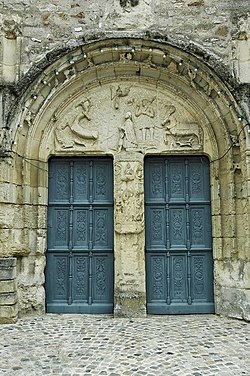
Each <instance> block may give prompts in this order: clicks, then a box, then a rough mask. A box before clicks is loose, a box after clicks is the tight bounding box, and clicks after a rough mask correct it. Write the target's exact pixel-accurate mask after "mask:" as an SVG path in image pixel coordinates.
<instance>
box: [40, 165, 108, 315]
mask: <svg viewBox="0 0 250 376" xmlns="http://www.w3.org/2000/svg"><path fill="white" fill-rule="evenodd" d="M49 167H50V173H49V208H48V250H47V266H46V303H47V311H48V312H57V313H60V312H62V313H64V312H65V313H67V312H69V313H111V312H112V311H113V290H114V289H113V175H112V171H113V169H112V160H111V159H108V158H99V159H97V158H92V159H91V158H84V159H80V158H72V159H66V158H64V159H60V158H54V159H52V160H51V161H50V166H49Z"/></svg>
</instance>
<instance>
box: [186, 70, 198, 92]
mask: <svg viewBox="0 0 250 376" xmlns="http://www.w3.org/2000/svg"><path fill="white" fill-rule="evenodd" d="M196 76H197V73H196V72H195V71H194V70H192V69H190V68H189V69H188V77H189V79H190V84H191V86H192V87H193V88H194V89H196V86H195V83H194V80H195V78H196Z"/></svg>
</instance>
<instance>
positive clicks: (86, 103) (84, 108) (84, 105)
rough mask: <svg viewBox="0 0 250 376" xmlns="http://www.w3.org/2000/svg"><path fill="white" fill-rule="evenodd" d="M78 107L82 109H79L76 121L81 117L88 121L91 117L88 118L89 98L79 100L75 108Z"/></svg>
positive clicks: (79, 120)
mask: <svg viewBox="0 0 250 376" xmlns="http://www.w3.org/2000/svg"><path fill="white" fill-rule="evenodd" d="M79 107H81V109H82V110H81V113H80V115H79V116H78V118H77V120H78V122H79V123H80V122H81V120H83V119H87V120H89V121H90V120H91V118H90V116H89V111H90V109H91V107H92V105H91V102H90V100H89V99H86V100H85V101H84V102H80V103H79V104H78V105H77V106H76V108H79Z"/></svg>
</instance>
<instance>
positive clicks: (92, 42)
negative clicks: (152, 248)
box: [0, 0, 250, 320]
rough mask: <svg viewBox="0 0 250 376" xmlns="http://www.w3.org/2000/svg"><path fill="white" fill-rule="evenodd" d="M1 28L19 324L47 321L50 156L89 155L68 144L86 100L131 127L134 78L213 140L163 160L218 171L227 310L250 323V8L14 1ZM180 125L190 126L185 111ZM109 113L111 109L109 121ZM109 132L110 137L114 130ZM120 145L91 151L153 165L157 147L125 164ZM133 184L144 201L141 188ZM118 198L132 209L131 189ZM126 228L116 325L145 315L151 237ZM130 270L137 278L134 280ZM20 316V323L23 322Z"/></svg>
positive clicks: (2, 223)
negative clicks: (123, 317)
mask: <svg viewBox="0 0 250 376" xmlns="http://www.w3.org/2000/svg"><path fill="white" fill-rule="evenodd" d="M0 19H1V21H2V28H1V39H0V43H1V47H2V48H1V49H0V50H1V57H0V60H1V65H0V77H1V82H0V98H1V102H0V116H1V129H0V131H1V134H0V139H1V146H0V157H1V160H0V163H1V168H0V182H1V185H0V197H1V206H0V230H1V237H0V256H1V257H4V258H6V259H8V260H12V257H17V266H18V273H17V283H18V289H17V296H18V305H19V308H18V310H19V313H20V314H26V313H32V312H38V313H42V312H44V309H45V305H44V288H43V284H44V272H43V271H44V266H45V252H46V246H47V245H46V232H47V167H48V165H47V162H48V158H49V157H50V156H51V155H61V156H65V155H81V153H82V151H83V150H84V147H82V146H79V145H80V144H79V143H78V142H76V140H75V141H74V140H73V141H74V142H73V141H72V139H71V138H70V139H67V138H66V140H62V139H60V135H59V133H60V131H61V130H60V120H61V119H62V118H65V119H66V117H67V116H68V117H70V116H72V111H73V112H74V111H75V109H74V107H73V105H72V103H75V104H77V103H76V102H77V100H78V99H79V98H80V97H79V96H82V95H84V96H86V100H87V99H88V98H89V96H91V95H92V97H94V98H95V100H96V103H95V106H96V108H95V109H96V113H98V104H100V103H102V104H103V103H105V100H106V99H105V98H107V97H108V98H109V102H108V103H107V107H108V108H110V106H112V111H113V114H116V115H117V112H119V111H117V110H118V109H116V108H115V107H116V106H118V107H119V105H120V104H119V101H121V106H123V105H124V104H123V102H122V101H123V98H125V99H127V96H128V94H126V93H125V92H124V93H123V94H124V95H123V94H121V95H120V96H119V90H118V87H119V85H120V86H121V89H122V90H124V91H126V88H127V85H125V81H129V80H130V81H131V85H132V84H134V82H137V85H139V86H140V85H141V91H142V93H144V96H145V98H146V99H149V97H150V95H149V91H150V90H152V91H153V92H154V91H155V92H156V93H157V95H159V96H161V95H163V97H164V95H166V96H167V101H169V102H171V103H175V102H177V104H178V106H180V107H181V106H183V107H185V106H186V110H187V114H189V115H187V117H188V116H189V123H190V122H191V120H192V121H193V123H195V124H198V128H197V125H193V128H192V133H195V134H196V135H200V134H202V137H201V138H200V139H199V142H201V143H202V145H201V147H200V144H199V143H196V144H195V143H194V144H193V145H191V147H190V146H187V145H186V146H184V147H183V146H180V141H179V144H178V142H176V139H175V140H174V141H172V143H170V144H171V145H175V146H173V147H172V146H171V148H168V146H167V145H166V144H165V143H164V141H161V142H160V143H159V145H157V148H156V149H155V151H154V152H155V153H157V154H166V153H174V154H178V153H179V154H190V153H191V154H194V155H195V154H197V153H203V154H205V155H207V156H209V158H210V160H216V161H215V163H213V164H211V194H212V218H213V220H212V221H213V244H214V261H215V271H214V272H215V296H216V311H217V313H222V314H227V315H229V316H232V317H238V318H245V319H248V320H249V317H250V274H249V273H250V272H249V270H250V269H249V268H250V254H249V249H250V244H249V241H250V240H249V238H250V232H249V231H250V230H249V222H250V204H249V202H250V157H249V156H250V140H249V134H248V132H247V131H248V125H247V124H248V119H249V115H250V107H249V101H250V88H249V83H250V31H249V29H250V6H249V2H248V1H246V0H245V1H244V0H242V1H238V2H237V3H236V2H235V1H218V0H213V1H208V0H198V1H194V0H171V1H168V2H166V1H163V0H157V1H150V0H138V1H134V0H121V1H119V0H108V1H97V2H91V1H81V2H80V1H77V0H72V1H71V2H68V1H57V0H54V1H50V2H48V1H40V2H32V1H26V0H25V1H20V2H18V1H15V2H14V3H13V2H11V1H5V2H4V5H3V7H2V9H1V10H0ZM136 80H138V81H136ZM83 82H84V85H83V84H82V83H83ZM98 85H99V86H98ZM101 85H103V86H101ZM150 85H152V86H150ZM161 85H162V86H161ZM139 86H138V87H139ZM100 87H101V88H102V90H103V91H102V93H103V94H102V95H103V97H102V98H101V97H100V96H101V94H95V95H94V94H93V93H98V92H100V93H101V90H100ZM111 87H112V88H113V89H111ZM112 90H113V94H112V92H111V91H112ZM133 90H135V89H132V91H133ZM132 91H131V93H130V94H133V93H132ZM110 93H111V94H110ZM161 93H165V94H161ZM110 95H111V96H110ZM112 97H113V99H112V100H111V98H112ZM134 97H135V98H137V99H138V97H139V95H138V94H134ZM180 98H181V99H180ZM132 99H133V95H132ZM151 99H152V98H151ZM162 100H163V99H162ZM98 101H99V102H98ZM165 101H166V99H165ZM178 101H180V102H178ZM116 102H117V103H116ZM158 103H160V101H159V102H158ZM129 106H130V107H129V108H130V109H131V105H129ZM178 106H177V107H178ZM99 107H100V106H99ZM121 108H122V111H121V112H120V114H119V116H120V118H119V119H118V120H117V121H118V122H120V123H119V124H121V123H122V122H123V121H125V118H124V115H125V113H124V114H123V112H124V111H125V110H126V109H125V107H124V108H123V107H121ZM72 109H73V110H72ZM63 111H64V112H63ZM157 111H158V112H157V116H156V117H155V118H157V119H160V117H161V116H162V117H164V116H166V113H165V114H164V111H163V109H161V108H158V107H157ZM177 113H178V115H179V116H181V110H178V111H177ZM109 115H110V114H107V112H105V108H102V110H100V112H99V113H98V115H97V118H96V121H97V123H98V122H99V123H100V124H101V120H102V119H103V118H105V116H106V117H107V116H109ZM116 115H114V118H115V116H116ZM58 119H59V120H58ZM85 120H86V114H85ZM132 120H133V121H134V117H133V118H132ZM86 121H87V122H88V120H86ZM179 121H180V120H179ZM181 121H182V122H183V121H184V120H183V119H182V120H181ZM99 123H98V124H99ZM161 123H164V119H162V121H161ZM155 126H159V124H155ZM138 127H139V125H138ZM195 127H196V128H195ZM112 129H113V128H112ZM112 129H110V132H111V133H112V132H113V133H114V131H113V130H112ZM197 130H198V131H197ZM189 131H190V129H188V130H186V133H188V132H189ZM157 132H158V131H157ZM99 133H101V134H102V136H104V133H105V129H102V128H101V126H100V127H99ZM177 133H178V132H177ZM85 136H86V134H85ZM92 136H93V137H92V139H93V138H94V133H93V134H92ZM175 137H176V136H175ZM158 140H160V136H159V135H158ZM65 142H66V143H65ZM67 142H70V144H67ZM72 142H73V144H74V145H75V146H74V147H71V146H70V145H73V144H72ZM112 142H113V144H112ZM112 142H111V143H108V144H107V143H106V144H105V143H103V144H98V147H99V148H95V147H94V148H92V149H89V150H85V152H86V153H87V154H88V153H89V154H90V155H92V154H93V153H98V154H104V155H106V154H109V155H114V156H115V166H116V167H115V168H116V169H121V170H122V171H123V170H124V169H125V167H126V164H127V163H131V164H132V166H133V170H137V169H138V168H137V167H138V166H139V165H142V164H143V156H145V155H147V153H149V152H148V151H146V149H147V147H149V146H150V145H146V146H145V147H144V148H142V149H140V150H139V154H138V153H137V154H136V156H133V154H132V156H131V158H132V159H131V158H130V151H128V154H125V155H124V154H121V153H120V151H121V150H119V149H124V145H122V142H121V141H120V140H119V137H118V134H117V135H116V134H115V135H114V140H112ZM111 144H112V145H111ZM151 146H152V145H151ZM114 149H115V151H114ZM125 149H126V148H125ZM128 150H129V148H128ZM133 152H134V151H133ZM137 152H138V150H137ZM154 152H153V153H154ZM128 156H129V158H128ZM140 156H142V158H141V157H140ZM222 156H223V158H222ZM137 164H138V166H137ZM136 166H137V167H136ZM124 179H125V178H124ZM118 183H119V184H118V185H117V187H118V186H120V184H123V185H124V187H125V185H126V179H125V180H122V181H119V182H118ZM133 184H135V187H134V189H135V190H136V189H138V197H140V200H142V201H143V194H142V192H141V191H140V189H139V185H140V184H141V182H140V181H138V182H137V183H133ZM115 190H116V195H117V197H118V196H119V195H118V193H119V188H115ZM131 205H133V203H132V204H131ZM141 206H142V207H143V204H142V205H141ZM140 210H142V208H141V209H140ZM118 217H119V216H118ZM118 217H117V225H116V228H115V231H116V238H115V242H116V247H117V249H118V250H119V251H118V252H119V254H120V258H119V259H117V265H116V267H117V272H118V273H119V276H118V275H117V278H116V283H117V285H116V286H115V288H116V299H117V307H116V313H117V314H128V315H131V312H134V314H142V312H145V281H144V279H145V275H144V233H143V228H142V229H140V231H139V230H138V231H136V226H137V225H138V226H139V227H140V226H141V224H136V225H135V224H132V230H129V229H126V231H125V230H123V229H122V223H119V218H118ZM141 219H142V220H143V217H141ZM120 222H122V221H120ZM138 234H139V235H138ZM125 238H126V240H124V239H125ZM122 239H123V240H122ZM126 242H128V243H129V244H130V254H129V257H128V259H129V260H130V263H129V264H126V262H127V256H128V255H125V253H124V251H123V245H122V244H125V243H126ZM119 247H120V248H119ZM135 254H138V255H139V256H138V258H137V259H134V258H133V257H134V255H135ZM128 265H130V266H129V268H130V267H131V265H132V269H133V272H132V274H131V276H130V277H126V278H127V279H126V278H125V280H124V275H126V273H127V268H128ZM128 274H129V273H128ZM134 276H137V279H136V282H135V279H134ZM133 284H134V285H133ZM124 286H125V287H124ZM0 291H1V276H0ZM3 292H4V293H5V291H3ZM13 293H14V290H13ZM131 297H134V299H131ZM15 299H16V298H15ZM2 301H5V300H3V299H2ZM136 301H137V302H139V303H138V304H137V305H136V307H135V306H133V304H134V303H133V302H136ZM5 302H7V300H6V301H5ZM15 302H16V300H15ZM124 302H125V303H124ZM4 304H5V303H4ZM6 304H7V303H6ZM15 304H16V303H13V307H12V308H13V312H14V311H15V309H16V305H15ZM14 306H15V307H14ZM121 307H123V308H121ZM12 308H11V309H12ZM6 312H7V311H6ZM11 315H12V314H11ZM11 315H10V316H9V317H11V319H12V318H13V319H14V318H15V317H16V316H15V315H16V311H15V314H14V313H13V315H12V316H11Z"/></svg>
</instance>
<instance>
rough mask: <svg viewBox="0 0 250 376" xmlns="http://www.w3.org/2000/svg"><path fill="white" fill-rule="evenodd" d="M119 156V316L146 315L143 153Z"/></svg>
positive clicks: (116, 189)
mask: <svg viewBox="0 0 250 376" xmlns="http://www.w3.org/2000/svg"><path fill="white" fill-rule="evenodd" d="M122 154H123V153H121V154H117V155H116V156H115V161H114V162H115V178H114V199H115V216H114V221H115V223H114V228H115V308H114V314H115V316H121V317H138V316H145V315H146V286H145V252H144V194H143V192H144V179H143V156H142V155H141V154H138V153H126V156H125V154H123V156H122Z"/></svg>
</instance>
